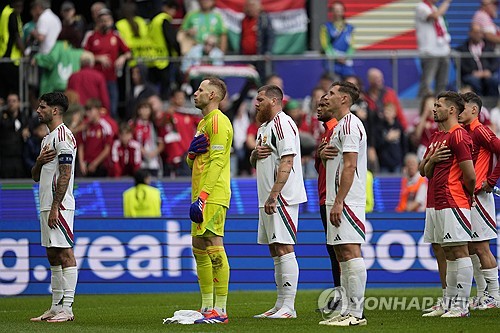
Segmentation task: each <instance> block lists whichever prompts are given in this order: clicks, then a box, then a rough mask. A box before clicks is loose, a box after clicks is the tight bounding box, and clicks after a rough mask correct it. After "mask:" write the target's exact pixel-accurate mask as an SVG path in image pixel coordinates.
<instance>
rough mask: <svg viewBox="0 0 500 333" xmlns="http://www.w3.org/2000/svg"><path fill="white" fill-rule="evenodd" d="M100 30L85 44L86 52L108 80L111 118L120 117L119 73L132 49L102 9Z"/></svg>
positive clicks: (109, 12) (106, 10)
mask: <svg viewBox="0 0 500 333" xmlns="http://www.w3.org/2000/svg"><path fill="white" fill-rule="evenodd" d="M98 23H99V26H98V28H99V30H97V31H95V32H94V33H92V34H91V35H90V37H89V39H88V40H87V43H86V44H85V50H87V51H90V52H92V53H93V54H94V56H95V61H96V65H95V68H96V69H97V70H99V71H101V72H102V73H103V74H104V77H105V78H106V86H107V88H108V94H109V100H110V110H109V111H110V112H111V116H113V117H114V118H116V117H117V116H118V100H119V96H118V84H117V73H120V72H121V71H122V70H123V66H124V64H125V62H126V61H127V60H128V59H130V58H131V57H132V53H131V52H130V49H129V48H128V46H127V45H126V44H125V42H124V41H123V39H122V38H121V37H120V35H119V34H118V33H117V32H116V31H115V30H113V16H112V15H111V11H110V10H109V9H106V8H105V9H102V10H101V11H100V12H99V14H98Z"/></svg>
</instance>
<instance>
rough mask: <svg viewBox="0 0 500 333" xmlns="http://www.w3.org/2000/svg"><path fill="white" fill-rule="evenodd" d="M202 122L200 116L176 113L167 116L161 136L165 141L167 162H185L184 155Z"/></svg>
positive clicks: (165, 116)
mask: <svg viewBox="0 0 500 333" xmlns="http://www.w3.org/2000/svg"><path fill="white" fill-rule="evenodd" d="M199 122H200V118H199V117H198V116H194V115H189V114H184V113H179V112H175V113H174V114H165V115H164V119H161V120H160V123H163V124H165V125H163V126H162V127H161V130H160V135H161V136H162V137H163V139H164V141H165V160H166V162H167V163H173V164H177V163H180V162H183V161H184V155H185V154H186V153H187V151H188V149H189V145H190V144H191V140H193V137H194V135H195V134H196V127H197V126H198V123H199Z"/></svg>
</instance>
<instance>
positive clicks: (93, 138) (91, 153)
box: [78, 119, 113, 163]
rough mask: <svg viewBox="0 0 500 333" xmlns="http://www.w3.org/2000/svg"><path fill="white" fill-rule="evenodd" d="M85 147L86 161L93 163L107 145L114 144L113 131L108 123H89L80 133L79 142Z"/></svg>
mask: <svg viewBox="0 0 500 333" xmlns="http://www.w3.org/2000/svg"><path fill="white" fill-rule="evenodd" d="M78 142H79V143H80V144H81V145H83V148H84V149H83V154H84V161H85V162H86V163H91V162H92V161H93V160H95V159H96V158H97V156H99V154H100V153H101V152H102V151H103V149H104V147H105V146H106V145H110V146H111V144H112V143H113V131H112V129H111V126H110V125H109V123H108V122H106V121H104V120H103V119H100V120H99V121H98V122H97V123H88V124H87V127H86V129H84V130H83V131H82V132H80V135H79V141H78Z"/></svg>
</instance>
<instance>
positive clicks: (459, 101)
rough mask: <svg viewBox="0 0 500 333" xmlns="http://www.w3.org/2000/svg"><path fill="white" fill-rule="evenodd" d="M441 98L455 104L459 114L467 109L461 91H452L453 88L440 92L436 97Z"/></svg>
mask: <svg viewBox="0 0 500 333" xmlns="http://www.w3.org/2000/svg"><path fill="white" fill-rule="evenodd" d="M440 98H443V99H444V100H446V101H447V102H448V103H451V104H453V105H454V106H455V107H456V108H457V110H458V113H457V115H459V114H460V113H462V112H463V111H464V109H465V103H464V99H463V98H462V96H461V95H460V94H459V93H457V92H455V91H451V90H448V91H443V92H441V93H439V95H437V97H436V99H440Z"/></svg>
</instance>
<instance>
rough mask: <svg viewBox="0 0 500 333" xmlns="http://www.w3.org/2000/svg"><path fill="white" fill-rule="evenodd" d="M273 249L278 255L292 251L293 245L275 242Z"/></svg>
mask: <svg viewBox="0 0 500 333" xmlns="http://www.w3.org/2000/svg"><path fill="white" fill-rule="evenodd" d="M274 250H275V253H276V255H277V256H278V257H281V256H284V255H285V254H288V253H292V252H294V250H293V245H289V244H275V246H274Z"/></svg>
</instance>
